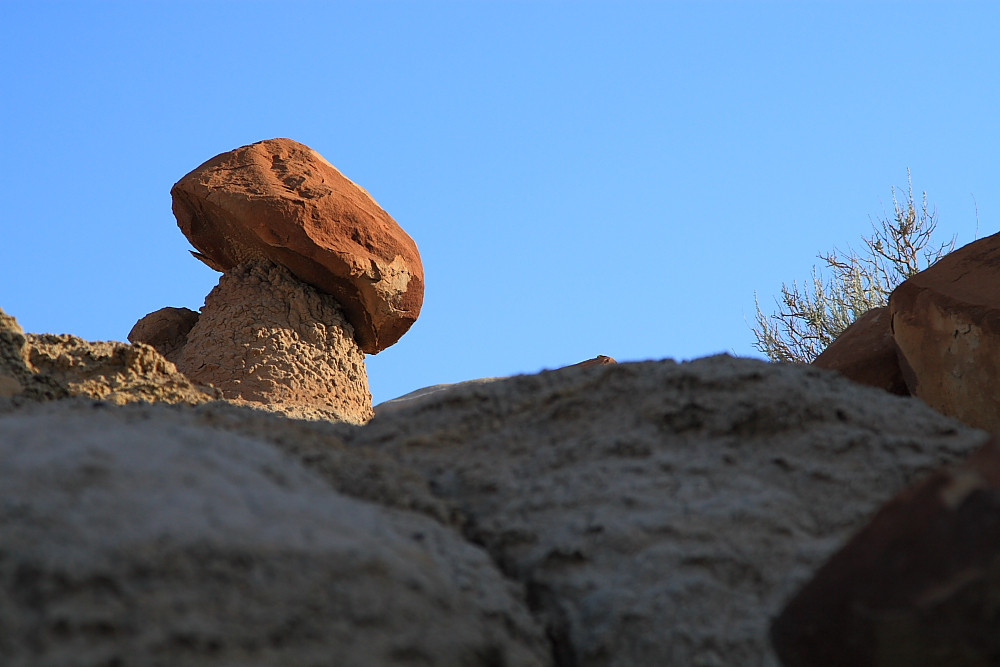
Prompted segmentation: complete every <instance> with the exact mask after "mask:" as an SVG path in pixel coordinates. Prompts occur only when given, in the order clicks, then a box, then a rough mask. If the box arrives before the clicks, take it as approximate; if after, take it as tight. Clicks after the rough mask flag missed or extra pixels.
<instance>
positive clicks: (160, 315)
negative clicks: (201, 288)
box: [128, 307, 198, 363]
mask: <svg viewBox="0 0 1000 667" xmlns="http://www.w3.org/2000/svg"><path fill="white" fill-rule="evenodd" d="M197 323H198V313H196V312H194V311H193V310H191V309H190V308H171V307H167V308H160V309H159V310H156V311H153V312H152V313H150V314H149V315H146V316H145V317H143V318H142V319H140V320H139V321H138V322H136V323H135V326H133V327H132V330H131V331H129V332H128V340H129V342H130V343H145V344H146V345H151V346H152V347H154V348H155V349H156V351H157V352H159V353H160V354H162V355H163V356H164V357H165V358H166V359H167V361H172V362H174V363H177V358H178V356H179V355H180V351H181V348H183V347H184V344H185V343H187V335H188V332H190V331H191V328H192V327H193V326H194V325H195V324H197Z"/></svg>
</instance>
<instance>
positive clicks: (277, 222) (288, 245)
mask: <svg viewBox="0 0 1000 667" xmlns="http://www.w3.org/2000/svg"><path fill="white" fill-rule="evenodd" d="M170 194H171V197H172V198H173V209H174V215H175V216H176V218H177V224H178V225H179V226H180V228H181V231H182V232H184V235H185V236H186V237H187V238H188V240H189V241H191V243H192V245H194V247H195V248H197V249H198V250H199V253H200V254H199V255H198V256H199V257H200V258H201V259H203V260H204V261H205V262H206V263H208V264H209V266H211V267H213V268H215V269H216V270H218V271H229V270H230V269H231V268H233V267H235V266H236V265H238V264H242V263H244V262H247V261H251V260H258V259H264V258H266V259H269V260H271V261H273V262H275V263H277V264H280V265H281V266H285V267H287V268H288V269H290V270H291V272H292V273H293V274H295V275H296V276H297V277H298V278H299V279H301V280H304V281H305V282H307V283H309V284H310V285H313V286H314V287H316V288H318V289H320V290H321V291H323V292H326V293H328V294H331V295H333V296H334V297H335V298H336V299H337V301H338V302H339V303H340V305H341V306H342V307H343V309H344V312H345V313H346V315H347V319H348V321H349V322H350V323H351V324H352V325H353V327H354V334H355V336H356V338H357V341H358V344H359V345H360V346H361V349H362V350H363V351H365V352H367V353H369V354H374V353H376V352H379V351H380V350H383V349H385V348H387V347H389V346H390V345H392V344H393V343H395V342H396V341H397V340H399V338H400V336H402V335H403V334H404V333H406V331H407V329H409V328H410V326H411V325H412V324H413V322H414V321H416V319H417V315H419V313H420V307H421V305H422V304H423V294H424V272H423V266H422V264H421V262H420V254H419V252H418V251H417V245H416V243H414V242H413V239H411V238H410V237H409V236H408V235H407V234H406V232H404V231H403V230H402V228H400V226H399V225H398V224H396V221H395V220H393V219H392V218H391V217H390V216H389V214H388V213H386V212H385V211H384V210H382V208H381V207H380V206H379V205H378V204H377V203H376V202H375V200H374V199H372V197H371V195H369V194H368V193H367V192H366V191H365V190H364V189H362V188H361V187H359V186H358V185H356V184H355V183H353V182H352V181H350V180H349V179H347V178H346V177H345V176H344V175H343V174H341V173H340V172H339V171H337V169H336V168H335V167H334V166H333V165H331V164H330V163H329V162H327V161H326V160H325V159H324V158H323V157H322V156H321V155H320V154H319V153H317V152H316V151H314V150H312V149H311V148H309V147H308V146H304V145H303V144H300V143H298V142H296V141H292V140H291V139H270V140H268V141H261V142H258V143H255V144H251V145H249V146H243V147H242V148H238V149H236V150H234V151H230V152H228V153H223V154H221V155H217V156H216V157H214V158H212V159H211V160H209V161H208V162H205V163H204V164H202V165H201V166H199V167H198V168H197V169H195V170H194V171H192V172H191V173H189V174H188V175H186V176H185V177H184V178H182V179H181V180H180V181H178V182H177V184H176V185H174V187H173V189H172V190H171V191H170Z"/></svg>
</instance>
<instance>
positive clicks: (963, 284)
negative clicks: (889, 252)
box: [889, 234, 1000, 433]
mask: <svg viewBox="0 0 1000 667" xmlns="http://www.w3.org/2000/svg"><path fill="white" fill-rule="evenodd" d="M998 281H1000V234H994V235H993V236H988V237H986V238H984V239H979V240H978V241H976V242H974V243H970V244H969V245H967V246H965V247H963V248H959V249H958V250H956V251H954V252H952V253H951V254H949V255H946V256H945V257H943V258H942V259H941V260H940V261H938V262H937V263H936V264H934V265H933V266H931V267H930V268H928V269H926V270H925V271H922V272H920V273H918V274H917V275H915V276H913V277H912V278H910V279H909V280H907V281H905V282H904V283H902V284H901V285H900V286H899V287H897V288H896V289H895V290H894V291H893V293H892V296H891V297H890V299H889V309H890V312H891V314H892V331H893V337H894V338H895V341H896V345H897V346H898V347H899V351H900V355H901V356H900V364H901V366H902V369H903V375H904V377H905V379H906V384H907V386H908V387H909V390H910V392H911V393H912V394H913V395H915V396H919V397H920V398H922V399H923V400H924V401H926V402H927V404H928V405H930V406H931V407H933V408H934V409H935V410H938V411H939V412H942V413H944V414H946V415H949V416H952V417H956V418H958V419H961V420H962V421H963V422H965V423H966V424H970V425H972V426H976V427H978V428H983V429H986V430H988V431H991V432H993V433H1000V381H998V378H1000V291H998V290H997V288H996V285H997V284H998Z"/></svg>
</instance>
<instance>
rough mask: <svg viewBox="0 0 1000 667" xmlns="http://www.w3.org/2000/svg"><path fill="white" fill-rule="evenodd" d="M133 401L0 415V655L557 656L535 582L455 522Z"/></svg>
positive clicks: (305, 659)
mask: <svg viewBox="0 0 1000 667" xmlns="http://www.w3.org/2000/svg"><path fill="white" fill-rule="evenodd" d="M131 407H132V406H129V407H127V408H113V407H106V408H104V409H95V408H88V409H85V410H83V411H81V409H80V405H79V404H78V403H73V402H72V401H71V402H60V403H50V404H47V405H46V406H40V407H38V408H35V409H33V410H21V411H19V412H16V413H13V414H9V415H7V416H5V417H2V418H0V525H3V526H4V529H3V531H0V554H2V557H0V662H3V664H4V665H10V666H12V667H22V666H23V667H28V666H34V665H70V664H72V665H79V666H81V667H83V666H95V667H96V666H97V665H112V664H120V665H136V666H143V665H190V666H192V667H197V666H198V665H212V666H213V667H217V666H232V667H237V666H242V665H260V666H266V665H275V666H279V665H280V666H282V667H296V666H299V665H302V666H307V665H308V666H312V665H329V664H337V665H343V666H345V667H348V666H357V667H368V666H370V665H384V666H387V667H389V666H392V665H400V666H403V665H415V664H419V665H428V666H432V665H441V666H453V667H476V666H482V667H496V666H498V665H528V666H530V665H546V664H550V662H549V658H548V650H547V646H546V643H545V641H544V637H543V635H542V633H541V631H540V628H539V627H538V626H537V625H536V624H535V623H534V622H533V620H532V619H531V617H530V615H529V613H528V611H527V608H526V606H525V604H524V601H523V599H521V595H522V593H523V592H522V591H520V590H519V588H518V587H517V586H516V585H514V584H512V583H511V582H508V581H505V580H504V579H503V577H502V576H501V575H500V574H499V572H498V571H497V570H496V569H495V567H494V566H493V564H492V563H491V562H490V560H489V558H488V556H487V555H486V554H485V552H483V551H482V550H481V549H479V548H478V547H475V546H473V545H471V544H468V543H467V542H464V541H463V540H462V539H461V538H460V537H459V536H458V535H457V534H455V533H454V532H453V531H451V530H450V529H447V528H445V527H443V526H441V525H440V524H438V523H436V522H434V521H432V520H430V519H427V518H425V517H421V516H419V515H416V514H413V513H408V512H398V511H392V510H386V509H382V508H379V507H377V506H375V505H372V504H369V503H364V502H361V501H357V500H353V499H350V498H347V497H344V496H342V495H339V494H337V493H335V492H334V491H332V490H331V489H329V487H328V486H327V485H326V484H325V483H324V482H323V481H322V480H321V479H320V478H319V477H317V476H316V475H315V474H314V473H311V472H309V471H308V470H306V469H305V468H303V467H302V466H301V465H299V464H298V463H297V462H295V461H294V460H292V459H289V458H287V457H285V456H283V455H281V454H280V453H279V452H277V451H276V450H274V449H273V448H272V447H270V446H268V445H266V444H264V443H261V442H258V441H254V440H251V439H248V438H244V437H240V436H237V435H234V434H228V433H225V432H222V431H219V430H215V429H208V428H204V427H201V428H199V427H196V426H193V425H189V424H183V423H179V420H177V419H175V418H164V415H165V414H166V413H165V410H164V409H159V410H158V409H157V408H159V407H160V406H141V407H139V408H138V409H131ZM172 414H173V415H174V417H176V415H177V414H181V413H176V412H175V413H172Z"/></svg>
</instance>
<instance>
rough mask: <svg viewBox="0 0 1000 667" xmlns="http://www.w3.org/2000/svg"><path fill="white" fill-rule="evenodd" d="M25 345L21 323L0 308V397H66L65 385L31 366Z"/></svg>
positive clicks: (47, 398) (27, 398) (15, 398)
mask: <svg viewBox="0 0 1000 667" xmlns="http://www.w3.org/2000/svg"><path fill="white" fill-rule="evenodd" d="M27 345H28V338H27V336H25V334H24V329H22V328H21V325H19V324H18V323H17V320H16V319H15V318H14V317H11V316H10V315H8V314H7V313H5V312H4V311H3V310H2V309H0V399H4V398H9V399H12V400H16V401H18V402H22V401H45V400H54V399H57V398H65V397H66V396H69V392H68V391H67V389H66V387H64V386H62V385H61V384H59V383H58V382H56V381H55V380H54V379H52V378H50V377H46V376H45V375H41V374H39V373H37V372H36V370H35V369H34V368H32V367H31V365H30V364H29V363H28V350H27Z"/></svg>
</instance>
